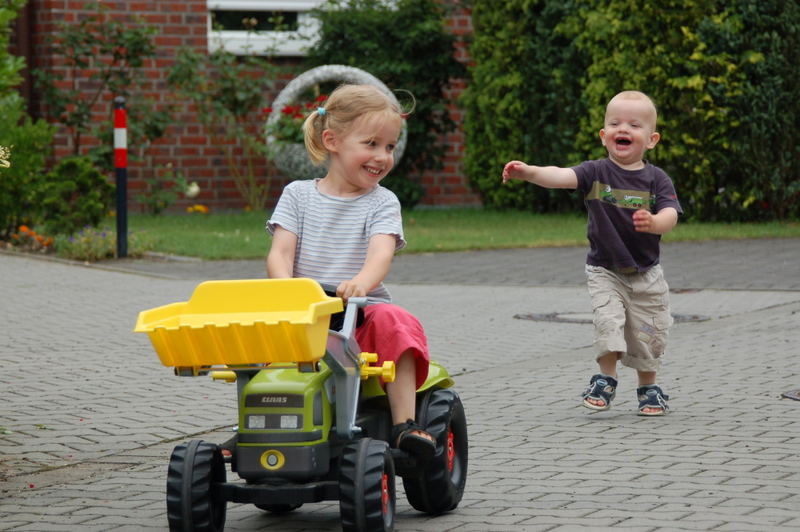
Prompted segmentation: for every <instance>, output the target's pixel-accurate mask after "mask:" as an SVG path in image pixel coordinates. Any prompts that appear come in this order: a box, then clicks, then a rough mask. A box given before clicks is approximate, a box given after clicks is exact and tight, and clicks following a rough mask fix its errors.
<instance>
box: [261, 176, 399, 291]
mask: <svg viewBox="0 0 800 532" xmlns="http://www.w3.org/2000/svg"><path fill="white" fill-rule="evenodd" d="M317 181H318V180H317V179H314V180H299V181H293V182H292V183H289V184H288V185H287V186H286V188H284V189H283V194H281V197H280V199H279V200H278V204H277V205H276V206H275V211H274V212H273V213H272V217H271V218H270V219H269V220H267V230H268V231H269V232H270V234H274V232H275V227H276V226H281V227H282V228H284V229H286V230H287V231H289V232H291V233H294V234H295V235H297V248H296V249H295V255H294V269H293V274H294V276H295V277H309V278H311V279H315V280H317V281H318V282H320V283H326V284H332V285H338V284H339V283H341V282H342V281H346V280H349V279H352V278H353V277H355V276H356V275H357V274H358V272H360V271H361V268H362V267H363V266H364V262H365V261H366V259H367V248H368V247H369V239H370V238H371V237H372V236H373V235H379V234H389V235H394V236H395V238H396V245H395V250H400V249H402V248H403V247H405V245H406V241H405V239H404V238H403V219H402V216H401V214H400V202H399V201H398V200H397V196H395V195H394V193H393V192H392V191H390V190H389V189H387V188H384V187H382V186H380V185H378V186H376V187H375V188H374V189H373V190H372V191H370V192H368V193H366V194H364V195H362V196H358V197H355V198H338V197H334V196H328V195H327V194H323V193H322V192H320V191H319V189H318V188H317ZM367 297H368V299H369V302H370V303H388V302H390V301H391V296H390V294H389V291H388V290H387V289H386V287H385V286H384V285H383V283H381V284H380V285H378V286H377V287H376V288H374V289H373V290H372V291H370V292H369V294H367Z"/></svg>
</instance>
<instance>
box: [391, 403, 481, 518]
mask: <svg viewBox="0 0 800 532" xmlns="http://www.w3.org/2000/svg"><path fill="white" fill-rule="evenodd" d="M418 410H419V411H418V412H417V422H418V423H420V425H422V426H423V427H426V428H425V430H427V431H428V432H429V433H430V434H431V436H433V438H434V439H435V440H436V454H435V455H434V457H433V458H432V459H431V461H430V462H428V464H427V465H426V467H425V470H424V471H423V472H422V474H421V475H419V476H418V477H416V478H412V477H410V476H409V477H404V478H403V487H404V488H405V490H406V497H407V498H408V502H409V503H410V504H411V506H413V507H414V508H415V509H417V510H419V511H420V512H425V513H428V514H432V515H438V514H441V513H444V512H448V511H450V510H452V509H454V508H455V507H456V506H458V503H459V502H461V497H463V495H464V486H465V484H466V482H467V463H468V450H469V442H468V438H467V418H466V416H465V415H464V406H463V405H462V404H461V399H460V398H459V396H458V394H457V393H456V392H455V390H451V389H444V390H434V391H432V392H431V393H430V394H429V395H427V396H426V397H423V400H422V401H420V402H419V407H418Z"/></svg>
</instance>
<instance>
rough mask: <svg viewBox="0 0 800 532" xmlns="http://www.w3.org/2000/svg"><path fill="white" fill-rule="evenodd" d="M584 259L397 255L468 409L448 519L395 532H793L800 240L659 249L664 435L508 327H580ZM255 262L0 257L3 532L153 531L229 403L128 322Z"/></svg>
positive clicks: (540, 331) (629, 395) (409, 524)
mask: <svg viewBox="0 0 800 532" xmlns="http://www.w3.org/2000/svg"><path fill="white" fill-rule="evenodd" d="M584 254H585V250H583V249H578V248H563V249H550V250H504V251H498V252H491V253H451V254H433V255H401V256H400V257H398V258H397V260H396V263H395V266H394V267H393V272H392V275H391V277H390V279H389V280H390V288H391V289H392V291H393V294H394V296H395V299H396V301H397V302H399V303H401V304H403V305H404V306H407V307H408V308H409V309H410V310H412V311H413V312H414V313H415V314H417V315H418V316H419V317H420V318H421V319H422V321H423V323H424V324H425V325H426V329H427V332H428V336H429V339H430V343H431V348H432V353H433V356H434V358H436V359H437V360H439V361H440V362H442V363H444V364H445V366H446V367H447V368H448V369H449V370H450V371H451V372H452V373H454V374H455V376H456V381H457V385H456V386H457V389H458V391H459V393H460V394H461V396H462V399H463V401H464V404H465V408H466V411H467V419H468V422H469V431H470V469H469V476H468V481H467V489H466V493H465V496H464V500H463V501H462V503H461V505H460V506H459V507H458V508H457V510H456V511H454V512H451V513H450V514H447V515H443V516H439V517H435V518H431V517H428V516H424V515H422V514H419V513H417V512H416V511H414V510H413V509H412V508H411V507H410V506H409V505H408V504H407V503H406V502H405V500H404V498H403V495H402V493H400V494H399V495H398V517H397V529H398V530H402V531H436V532H440V531H451V530H458V531H460V532H467V531H492V532H495V531H497V532H501V531H512V530H513V531H528V530H530V531H537V530H547V531H550V530H580V529H585V528H593V529H615V530H616V529H623V530H642V531H655V530H660V531H668V530H670V531H671V530H718V531H749V530H753V531H766V530H787V531H788V530H798V529H800V461H798V459H797V456H798V449H800V401H793V400H790V399H783V398H781V393H782V392H785V391H788V390H792V389H799V388H800V363H798V355H800V352H798V347H797V345H798V340H800V332H798V330H800V239H786V240H764V241H756V240H753V241H740V242H709V243H701V244H668V245H665V246H664V261H663V262H664V267H665V271H666V275H667V279H668V280H669V281H670V284H671V287H672V289H673V294H672V301H673V312H675V313H680V314H687V315H688V314H699V315H704V316H707V317H709V318H710V319H709V320H707V321H702V322H686V323H679V324H676V326H675V327H674V328H673V329H672V332H671V335H670V342H669V350H668V355H667V362H666V364H665V367H664V370H663V371H662V373H661V379H660V380H661V384H662V385H663V387H664V388H665V390H666V391H667V392H668V393H669V394H670V395H671V396H672V400H671V405H672V407H673V409H674V411H673V413H672V414H670V416H667V417H666V418H661V419H646V418H640V417H637V416H636V415H635V407H636V401H635V396H634V395H635V394H634V389H635V380H634V374H633V372H631V371H630V370H628V371H625V370H623V371H622V372H621V382H620V391H619V394H618V396H617V400H616V402H615V404H614V407H613V408H612V409H611V410H610V411H608V412H602V413H591V412H589V411H588V410H586V409H584V408H582V407H580V406H579V401H578V397H579V393H580V391H581V390H582V388H583V387H584V386H585V383H586V382H588V378H589V376H590V375H591V374H592V372H593V369H594V368H593V364H592V358H593V354H592V349H591V347H590V344H591V341H592V328H591V325H586V324H580V323H553V322H537V321H529V320H520V319H515V318H514V316H515V315H518V314H530V313H547V312H561V313H586V312H588V311H589V309H588V308H587V306H588V297H587V296H586V293H585V287H584V286H583V279H582V267H581V263H582V260H583V257H584ZM262 272H263V264H262V262H261V261H234V262H225V263H213V262H212V263H203V262H196V261H179V262H165V261H160V262H159V261H117V262H114V263H109V264H105V265H102V267H96V266H95V267H84V266H81V265H74V264H68V263H63V262H57V261H45V260H37V259H32V258H29V257H24V256H17V255H9V254H0V363H2V367H3V371H2V372H1V373H0V530H15V531H16V530H19V531H53V530H70V531H73V530H81V531H83V530H87V531H94V530H97V531H106V530H115V531H117V530H120V531H121V530H131V531H138V530H166V529H167V525H166V516H165V508H164V482H165V477H166V465H167V461H168V457H169V454H170V452H171V450H172V447H174V445H175V444H176V443H177V442H181V441H184V440H186V439H188V438H190V437H202V438H204V439H207V440H209V441H217V442H221V441H223V440H224V439H227V437H228V435H229V428H230V425H231V424H232V423H233V422H234V421H235V412H234V398H235V391H234V387H233V386H230V385H225V384H221V383H215V382H211V381H210V380H208V379H204V378H198V379H191V378H177V377H174V376H172V374H171V371H170V370H169V369H168V368H164V367H163V366H161V365H160V363H159V362H158V359H157V357H156V355H155V354H154V352H153V350H152V348H151V347H150V344H149V342H148V340H147V338H146V336H144V335H135V334H133V333H132V332H131V330H132V328H133V325H134V322H135V319H136V315H137V314H138V312H139V311H140V310H143V309H147V308H151V307H153V306H157V305H162V304H165V303H169V302H173V301H183V300H186V299H187V298H188V297H189V296H190V294H191V291H192V289H193V288H194V286H195V285H196V284H197V282H198V281H200V280H204V279H209V278H251V277H259V276H261V275H262ZM226 529H227V530H243V531H255V530H279V531H284V530H285V531H305V530H308V531H335V530H339V529H340V524H339V517H338V505H337V504H336V503H321V504H311V505H306V506H304V507H302V508H301V509H299V510H297V511H296V512H294V513H293V514H291V515H288V516H282V517H277V516H272V515H269V514H265V513H263V512H261V511H259V510H257V509H255V508H254V507H253V506H249V505H229V507H228V520H227V526H226Z"/></svg>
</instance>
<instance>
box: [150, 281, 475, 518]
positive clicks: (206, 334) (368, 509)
mask: <svg viewBox="0 0 800 532" xmlns="http://www.w3.org/2000/svg"><path fill="white" fill-rule="evenodd" d="M365 304H366V299H365V298H350V299H349V300H348V304H347V308H346V310H345V311H344V313H343V315H342V313H341V312H342V307H343V304H342V300H341V299H340V298H336V297H330V296H328V295H326V294H325V291H324V290H323V288H322V287H321V286H320V285H319V284H318V283H317V282H316V281H313V280H311V279H265V280H243V281H208V282H204V283H201V284H200V285H198V286H197V287H196V289H195V291H194V293H193V294H192V297H191V298H190V300H189V301H187V302H181V303H172V304H170V305H165V306H162V307H157V308H154V309H150V310H146V311H143V312H141V313H140V314H139V319H138V321H137V324H136V328H135V331H136V332H146V333H147V334H148V336H149V337H150V340H151V342H152V344H153V347H154V348H155V351H156V353H157V354H158V356H159V358H160V359H161V362H162V363H163V364H164V365H165V366H170V367H174V368H175V374H176V375H179V376H199V375H210V376H211V377H212V378H213V379H218V380H224V381H229V382H235V383H236V389H237V399H238V405H239V418H238V419H239V422H238V428H237V429H236V430H237V432H236V436H235V445H231V446H230V447H231V448H230V451H231V453H230V456H229V457H226V456H224V454H223V449H222V447H221V446H220V445H218V444H215V443H210V442H206V441H203V440H192V441H189V442H188V443H183V444H180V445H178V446H177V447H175V450H174V451H173V453H172V457H171V458H170V463H169V470H168V474H167V497H166V498H167V515H168V520H169V527H170V530H173V531H176V530H193V531H197V532H200V531H209V532H216V531H221V530H223V528H224V526H225V512H226V504H227V502H228V501H230V502H238V503H251V504H254V505H255V506H256V507H257V508H259V509H261V510H264V511H268V512H273V513H280V514H282V513H288V512H291V511H292V510H295V509H297V508H299V507H300V506H302V505H303V504H304V503H311V502H319V501H326V500H338V501H339V509H340V513H341V520H342V528H343V529H344V530H345V531H358V532H361V531H381V532H387V531H391V530H393V529H394V520H395V502H396V495H395V475H397V476H400V477H401V478H402V479H403V486H404V489H405V492H406V495H407V497H408V501H409V503H410V504H411V506H412V507H414V508H415V509H417V510H420V511H422V512H426V513H429V514H433V515H436V514H441V513H443V512H447V511H449V510H452V509H454V508H455V507H456V506H457V505H458V503H459V502H460V501H461V497H462V495H463V491H464V484H465V482H466V477H467V427H466V419H465V415H464V408H463V406H462V404H461V400H460V399H459V396H458V394H457V393H456V392H455V391H454V390H452V389H451V386H452V385H453V380H452V379H451V378H450V376H449V375H448V373H447V371H446V370H445V369H444V368H443V367H442V366H440V365H438V364H436V363H434V362H431V364H430V370H429V373H428V379H427V380H426V382H425V384H424V385H423V386H422V387H421V388H420V389H419V390H418V391H417V408H416V421H417V423H419V424H420V425H421V426H422V427H424V428H425V429H426V430H427V431H428V432H429V433H430V434H431V435H432V436H433V437H434V439H435V440H436V452H435V455H434V456H433V458H431V459H429V460H426V461H421V460H418V459H416V458H415V457H414V456H412V455H410V454H408V453H406V452H404V451H401V450H399V449H395V448H392V447H391V446H390V445H389V443H388V440H389V435H390V433H391V425H392V421H391V415H390V411H389V406H388V400H387V398H386V395H385V393H384V391H383V389H382V387H381V386H380V383H379V382H378V377H379V376H380V377H381V378H383V380H384V381H391V380H393V378H394V366H393V364H392V363H391V362H389V363H386V364H384V366H383V367H373V366H370V362H373V361H374V360H376V359H377V355H375V354H371V353H362V352H361V350H360V349H359V347H358V344H357V342H356V340H355V338H354V331H355V327H356V319H357V313H358V307H359V306H364V305H365ZM331 316H334V317H335V318H339V319H342V318H343V320H342V321H343V325H342V326H341V329H340V330H329V329H330V323H331ZM338 328H339V327H338V326H337V329H338ZM226 463H229V464H230V470H231V472H233V473H236V474H237V475H238V476H239V477H240V479H241V480H238V481H235V482H228V481H226V471H227V467H226Z"/></svg>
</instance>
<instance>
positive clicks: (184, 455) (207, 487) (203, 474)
mask: <svg viewBox="0 0 800 532" xmlns="http://www.w3.org/2000/svg"><path fill="white" fill-rule="evenodd" d="M216 482H220V483H221V482H225V459H224V458H223V456H222V451H221V450H220V447H219V445H216V444H213V443H206V442H204V441H202V440H192V441H190V442H189V443H182V444H181V445H178V446H177V447H175V450H174V451H172V456H171V457H170V459H169V470H168V473H167V519H168V521H169V529H170V531H172V532H177V531H181V530H192V531H194V532H221V531H222V530H223V528H225V506H226V502H225V501H224V500H220V499H219V498H218V497H215V496H214V494H213V492H212V484H214V483H216Z"/></svg>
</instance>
